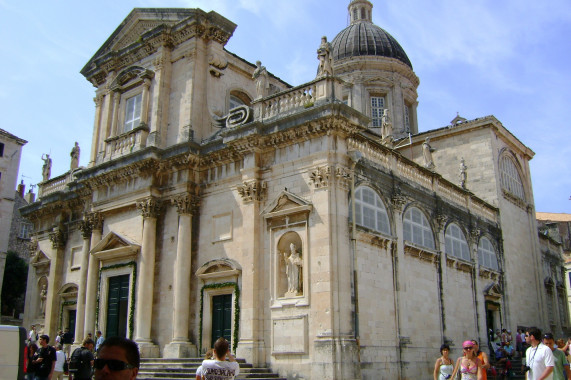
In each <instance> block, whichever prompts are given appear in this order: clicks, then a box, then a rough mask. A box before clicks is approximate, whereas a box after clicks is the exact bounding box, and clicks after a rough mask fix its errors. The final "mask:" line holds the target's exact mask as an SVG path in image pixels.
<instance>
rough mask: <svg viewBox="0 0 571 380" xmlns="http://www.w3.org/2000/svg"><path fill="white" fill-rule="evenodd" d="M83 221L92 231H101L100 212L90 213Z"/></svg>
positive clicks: (101, 217) (101, 219)
mask: <svg viewBox="0 0 571 380" xmlns="http://www.w3.org/2000/svg"><path fill="white" fill-rule="evenodd" d="M85 219H86V220H87V221H88V223H89V225H90V227H91V230H92V231H99V232H101V231H102V230H103V216H102V215H101V213H100V212H90V213H88V214H86V215H85Z"/></svg>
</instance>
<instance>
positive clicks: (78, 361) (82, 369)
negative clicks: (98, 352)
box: [68, 347, 91, 378]
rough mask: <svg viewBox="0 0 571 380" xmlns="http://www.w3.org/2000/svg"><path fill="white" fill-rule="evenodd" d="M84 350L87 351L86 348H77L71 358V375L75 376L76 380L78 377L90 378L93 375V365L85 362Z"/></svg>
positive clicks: (69, 367) (69, 366)
mask: <svg viewBox="0 0 571 380" xmlns="http://www.w3.org/2000/svg"><path fill="white" fill-rule="evenodd" d="M83 350H86V348H85V347H78V348H76V349H75V350H74V351H73V353H72V354H71V358H70V360H69V365H68V369H69V373H70V374H74V376H73V377H74V378H76V377H81V376H83V377H88V376H89V374H90V373H91V363H90V362H89V361H87V360H85V355H84V354H83Z"/></svg>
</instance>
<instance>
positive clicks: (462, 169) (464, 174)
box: [458, 157, 468, 189]
mask: <svg viewBox="0 0 571 380" xmlns="http://www.w3.org/2000/svg"><path fill="white" fill-rule="evenodd" d="M467 169H468V167H467V166H466V163H465V162H464V157H462V159H461V160H460V173H459V174H458V177H460V187H461V188H463V189H465V188H466V180H467V179H468V173H467V172H466V170H467Z"/></svg>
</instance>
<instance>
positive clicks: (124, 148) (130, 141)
mask: <svg viewBox="0 0 571 380" xmlns="http://www.w3.org/2000/svg"><path fill="white" fill-rule="evenodd" d="M148 136H149V127H148V126H147V125H146V124H143V123H141V125H139V126H138V127H137V128H135V129H133V130H130V131H129V132H126V133H123V134H122V135H119V136H113V137H109V138H108V139H106V140H105V151H104V152H100V153H99V154H100V157H98V158H97V163H101V162H106V161H110V160H114V159H116V158H119V157H122V156H125V155H127V154H130V153H133V152H136V151H137V150H139V149H142V148H144V147H146V146H147V137H148Z"/></svg>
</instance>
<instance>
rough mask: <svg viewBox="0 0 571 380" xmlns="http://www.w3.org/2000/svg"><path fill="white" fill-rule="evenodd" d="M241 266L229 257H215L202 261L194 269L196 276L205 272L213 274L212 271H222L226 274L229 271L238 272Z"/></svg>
mask: <svg viewBox="0 0 571 380" xmlns="http://www.w3.org/2000/svg"><path fill="white" fill-rule="evenodd" d="M241 270H242V268H241V267H240V264H238V263H237V262H236V261H234V260H230V259H215V260H211V261H208V262H207V263H204V264H203V265H202V266H201V267H200V268H198V270H197V271H196V275H197V276H201V275H205V274H213V273H223V274H228V273H229V272H234V271H236V272H238V273H239V272H240V271H241Z"/></svg>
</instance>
